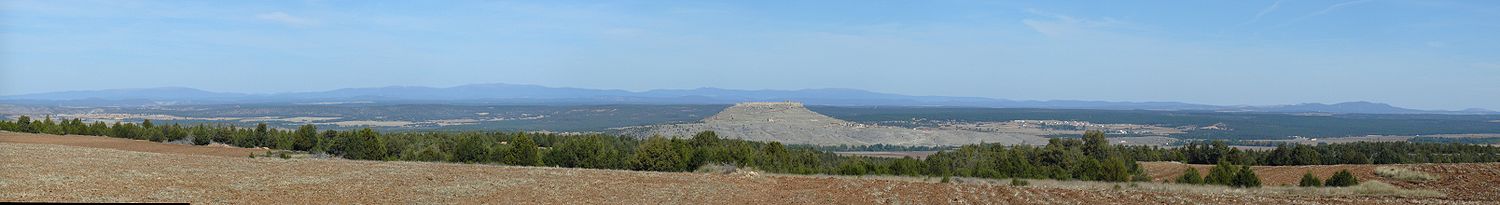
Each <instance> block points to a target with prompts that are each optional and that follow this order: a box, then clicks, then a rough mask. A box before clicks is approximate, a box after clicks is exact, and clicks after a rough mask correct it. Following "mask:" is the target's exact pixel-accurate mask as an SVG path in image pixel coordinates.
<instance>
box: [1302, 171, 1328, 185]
mask: <svg viewBox="0 0 1500 205" xmlns="http://www.w3.org/2000/svg"><path fill="white" fill-rule="evenodd" d="M1297 186H1300V187H1321V186H1323V181H1322V180H1318V176H1313V174H1312V172H1307V173H1305V174H1302V181H1301V182H1297Z"/></svg>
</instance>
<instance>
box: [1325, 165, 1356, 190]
mask: <svg viewBox="0 0 1500 205" xmlns="http://www.w3.org/2000/svg"><path fill="white" fill-rule="evenodd" d="M1354 185H1359V179H1358V178H1355V177H1354V173H1349V170H1347V169H1345V170H1340V171H1339V172H1338V173H1333V176H1331V177H1328V181H1327V182H1323V186H1330V187H1347V186H1354Z"/></svg>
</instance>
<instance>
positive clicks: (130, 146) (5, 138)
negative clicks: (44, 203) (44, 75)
mask: <svg viewBox="0 0 1500 205" xmlns="http://www.w3.org/2000/svg"><path fill="white" fill-rule="evenodd" d="M0 142H3V143H24V144H55V145H68V146H78V147H93V148H105V149H117V150H126V151H137V152H154V153H172V154H193V155H210V156H224V157H248V156H250V154H260V153H265V152H266V151H268V150H267V149H252V148H235V147H228V146H217V147H215V146H193V145H181V144H166V143H157V142H152V141H145V140H131V139H121V138H113V137H99V136H83V135H61V136H59V135H46V134H31V133H17V132H5V131H0Z"/></svg>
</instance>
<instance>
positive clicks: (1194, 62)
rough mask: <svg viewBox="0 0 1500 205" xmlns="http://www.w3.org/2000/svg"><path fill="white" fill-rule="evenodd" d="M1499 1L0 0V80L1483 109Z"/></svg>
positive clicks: (1493, 72)
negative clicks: (854, 93)
mask: <svg viewBox="0 0 1500 205" xmlns="http://www.w3.org/2000/svg"><path fill="white" fill-rule="evenodd" d="M1494 19H1500V3H1497V2H1492V1H1400V0H1386V1H1381V0H1355V1H1244V2H1163V1H1158V2H1149V3H1140V2H1102V3H1074V2H977V1H943V2H879V3H871V2H867V1H819V2H700V1H682V2H670V1H646V2H549V1H540V2H528V1H503V2H480V1H475V2H449V3H444V4H423V2H359V1H351V2H344V1H298V2H290V1H288V2H162V1H4V2H0V96H6V95H18V94H31V93H42V92H56V91H76V90H100V89H127V88H153V87H189V88H196V89H203V90H209V91H216V92H237V93H277V92H307V91H324V90H333V89H339V88H356V87H385V86H429V87H451V86H458V85H465V84H482V83H507V84H528V85H541V86H548V87H574V88H589V89H620V90H629V91H644V90H652V89H693V88H700V87H714V88H725V89H746V90H762V89H772V90H796V89H817V88H850V89H860V90H867V91H873V92H881V93H893V94H903V95H918V96H965V97H987V98H999V99H1011V100H1100V101H1132V102H1144V101H1172V102H1187V103H1198V104H1212V105H1278V104H1297V103H1338V102H1350V101H1370V102H1379V103H1388V104H1391V105H1395V106H1398V107H1406V108H1415V109H1442V110H1459V109H1466V108H1486V109H1492V110H1500V52H1494V48H1497V47H1500V39H1496V38H1493V37H1491V35H1493V34H1495V33H1500V22H1496V21H1494Z"/></svg>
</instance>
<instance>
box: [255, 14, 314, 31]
mask: <svg viewBox="0 0 1500 205" xmlns="http://www.w3.org/2000/svg"><path fill="white" fill-rule="evenodd" d="M255 18H257V19H260V20H266V21H272V22H277V23H281V24H286V25H288V26H296V27H308V26H317V25H318V24H319V23H318V21H316V20H312V19H307V18H302V17H297V16H292V15H291V14H286V13H283V12H280V11H278V12H271V13H263V14H257V15H255Z"/></svg>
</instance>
